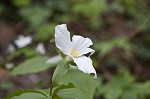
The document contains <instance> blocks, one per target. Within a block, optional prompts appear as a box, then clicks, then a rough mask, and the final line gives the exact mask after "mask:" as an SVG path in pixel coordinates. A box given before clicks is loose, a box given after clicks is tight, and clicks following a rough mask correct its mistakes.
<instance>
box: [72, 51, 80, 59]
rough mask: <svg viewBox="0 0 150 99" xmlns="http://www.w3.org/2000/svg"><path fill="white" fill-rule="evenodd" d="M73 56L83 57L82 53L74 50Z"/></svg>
mask: <svg viewBox="0 0 150 99" xmlns="http://www.w3.org/2000/svg"><path fill="white" fill-rule="evenodd" d="M71 55H72V56H73V57H78V56H80V55H81V53H80V52H79V51H76V50H74V49H72V51H71Z"/></svg>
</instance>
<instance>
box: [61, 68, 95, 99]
mask: <svg viewBox="0 0 150 99" xmlns="http://www.w3.org/2000/svg"><path fill="white" fill-rule="evenodd" d="M65 83H66V84H67V83H72V84H74V86H75V87H77V88H78V89H80V90H81V91H83V92H85V93H86V94H87V96H88V97H90V98H91V99H92V98H93V95H94V93H95V88H96V79H94V78H93V77H91V76H90V75H88V74H85V73H83V72H81V71H80V70H78V69H69V71H68V72H67V73H66V75H65V76H64V77H62V78H61V81H60V82H59V84H65ZM89 89H90V90H89Z"/></svg>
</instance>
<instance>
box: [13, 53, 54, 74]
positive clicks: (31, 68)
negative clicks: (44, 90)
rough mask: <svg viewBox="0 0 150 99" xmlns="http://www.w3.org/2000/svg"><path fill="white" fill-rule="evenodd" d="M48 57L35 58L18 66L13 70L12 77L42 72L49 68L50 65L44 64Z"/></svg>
mask: <svg viewBox="0 0 150 99" xmlns="http://www.w3.org/2000/svg"><path fill="white" fill-rule="evenodd" d="M47 59H48V57H43V56H39V57H35V58H32V59H29V60H27V61H25V62H23V63H22V64H20V65H18V66H17V67H16V68H14V69H13V71H12V75H19V74H28V73H36V72H41V71H44V70H46V69H48V68H50V67H52V65H51V64H46V61H47Z"/></svg>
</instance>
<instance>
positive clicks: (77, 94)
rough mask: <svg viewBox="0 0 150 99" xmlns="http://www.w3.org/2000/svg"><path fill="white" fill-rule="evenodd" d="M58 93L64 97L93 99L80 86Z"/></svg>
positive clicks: (69, 98)
mask: <svg viewBox="0 0 150 99" xmlns="http://www.w3.org/2000/svg"><path fill="white" fill-rule="evenodd" d="M57 95H58V96H59V97H61V98H62V99H92V98H90V97H89V96H88V94H87V93H85V92H83V91H81V90H80V89H78V88H66V89H62V90H60V91H58V92H57Z"/></svg>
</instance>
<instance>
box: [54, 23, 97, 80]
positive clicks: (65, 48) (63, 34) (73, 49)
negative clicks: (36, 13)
mask: <svg viewBox="0 0 150 99" xmlns="http://www.w3.org/2000/svg"><path fill="white" fill-rule="evenodd" d="M55 44H56V47H57V48H59V49H60V51H61V52H62V53H64V54H65V55H67V57H71V58H72V59H73V61H74V63H76V65H77V67H78V69H79V70H81V71H83V72H84V73H88V74H91V73H94V78H97V74H96V71H95V69H94V67H93V65H92V60H91V59H90V57H87V56H85V54H87V53H91V54H90V55H92V54H93V53H94V52H95V51H94V50H93V49H91V48H89V47H90V45H93V43H92V41H91V39H89V38H84V37H82V36H79V35H74V36H73V37H72V41H71V39H70V32H69V31H68V30H67V27H66V24H61V25H57V26H56V27H55Z"/></svg>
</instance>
